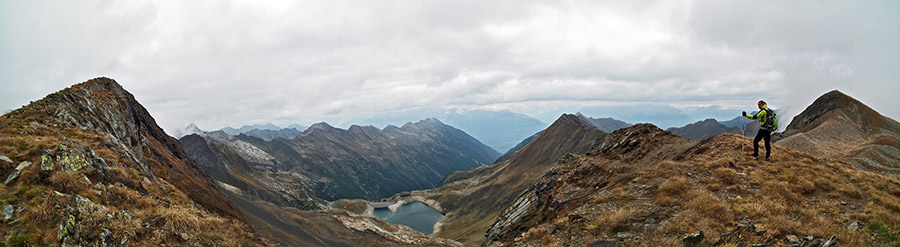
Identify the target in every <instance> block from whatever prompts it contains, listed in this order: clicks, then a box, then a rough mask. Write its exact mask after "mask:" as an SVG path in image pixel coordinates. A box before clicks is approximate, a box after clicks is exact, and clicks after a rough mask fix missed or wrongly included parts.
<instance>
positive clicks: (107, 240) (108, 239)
mask: <svg viewBox="0 0 900 247" xmlns="http://www.w3.org/2000/svg"><path fill="white" fill-rule="evenodd" d="M115 243H116V242H115V239H113V236H112V231H110V230H109V229H106V228H103V230H101V231H100V246H114V245H115Z"/></svg>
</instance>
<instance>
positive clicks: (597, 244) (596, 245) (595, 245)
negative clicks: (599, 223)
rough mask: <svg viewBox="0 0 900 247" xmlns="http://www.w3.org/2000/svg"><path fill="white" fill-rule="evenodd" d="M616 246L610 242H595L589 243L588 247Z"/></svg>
mask: <svg viewBox="0 0 900 247" xmlns="http://www.w3.org/2000/svg"><path fill="white" fill-rule="evenodd" d="M617 245H618V244H617V243H616V241H612V240H597V241H594V242H592V243H591V245H590V247H616V246H617Z"/></svg>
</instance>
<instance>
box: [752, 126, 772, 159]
mask: <svg viewBox="0 0 900 247" xmlns="http://www.w3.org/2000/svg"><path fill="white" fill-rule="evenodd" d="M760 139H765V140H766V158H768V157H769V148H770V147H769V141H771V140H772V132H771V131H768V130H764V129H760V130H759V132H756V138H753V157H759V140H760Z"/></svg>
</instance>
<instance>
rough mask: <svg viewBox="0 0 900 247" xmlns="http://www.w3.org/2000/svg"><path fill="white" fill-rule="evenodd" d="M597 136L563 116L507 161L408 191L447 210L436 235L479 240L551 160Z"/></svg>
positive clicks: (599, 133) (572, 117) (582, 122)
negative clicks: (441, 182)
mask: <svg viewBox="0 0 900 247" xmlns="http://www.w3.org/2000/svg"><path fill="white" fill-rule="evenodd" d="M602 135H603V132H602V131H600V130H599V129H597V128H596V127H594V126H593V125H592V124H590V123H589V122H587V121H585V119H584V118H580V117H578V116H575V115H570V114H565V115H562V116H561V117H560V118H559V119H557V120H556V122H554V123H553V124H552V125H550V127H548V128H547V129H546V130H544V131H543V132H541V133H540V135H538V136H537V137H536V138H535V139H534V140H533V141H531V142H529V143H528V145H526V146H525V147H524V148H522V150H521V151H519V152H518V154H516V155H514V157H512V158H510V159H509V160H507V161H504V162H500V163H497V164H494V165H491V166H489V167H481V168H478V169H475V170H473V171H471V172H466V173H465V174H457V175H458V176H460V177H459V178H458V180H457V181H455V182H452V183H447V184H444V185H443V186H441V187H439V188H436V189H432V190H427V191H414V192H411V194H413V195H417V196H423V197H426V198H431V199H435V200H437V201H438V202H440V205H441V207H443V209H445V210H446V211H447V212H448V213H447V215H446V216H445V218H444V219H443V220H442V222H440V223H441V224H442V225H443V226H442V227H441V231H440V232H439V233H438V234H437V236H438V237H443V238H450V239H454V240H457V241H461V242H463V243H465V244H467V245H473V244H479V243H481V242H482V241H483V240H484V232H485V231H486V230H487V229H488V227H489V226H490V224H491V223H493V221H494V219H496V217H497V215H498V214H499V213H500V210H502V209H503V208H505V207H506V206H507V205H509V204H510V203H512V200H513V199H514V198H515V197H516V196H518V195H519V193H521V192H522V191H523V190H525V189H526V188H528V187H529V186H531V184H533V183H534V182H535V181H537V179H538V178H539V177H540V175H541V174H543V173H544V172H546V171H547V170H548V169H550V167H551V166H552V165H553V163H555V162H556V160H558V159H559V158H561V157H563V156H565V155H566V154H568V153H584V152H587V151H588V150H590V147H591V144H593V143H594V141H595V140H597V139H598V138H599V137H601V136H602Z"/></svg>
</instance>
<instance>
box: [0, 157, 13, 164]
mask: <svg viewBox="0 0 900 247" xmlns="http://www.w3.org/2000/svg"><path fill="white" fill-rule="evenodd" d="M0 161H6V163H10V164H12V163H13V161H12V160H11V159H9V157H6V156H3V155H0Z"/></svg>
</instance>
